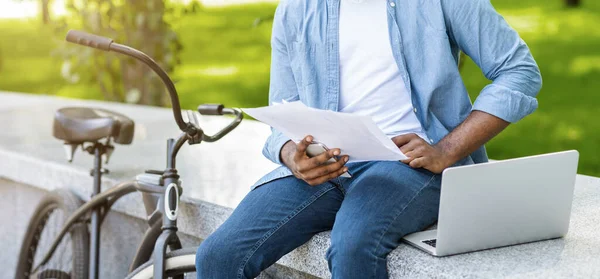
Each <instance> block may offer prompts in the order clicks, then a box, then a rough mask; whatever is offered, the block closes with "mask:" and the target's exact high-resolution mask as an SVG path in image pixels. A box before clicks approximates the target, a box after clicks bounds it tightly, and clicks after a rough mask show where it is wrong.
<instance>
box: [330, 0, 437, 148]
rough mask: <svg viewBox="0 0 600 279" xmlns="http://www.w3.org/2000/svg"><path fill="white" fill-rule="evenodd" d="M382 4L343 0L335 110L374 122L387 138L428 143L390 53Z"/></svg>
mask: <svg viewBox="0 0 600 279" xmlns="http://www.w3.org/2000/svg"><path fill="white" fill-rule="evenodd" d="M387 3H388V1H385V0H342V1H341V6H340V25H339V26H340V34H339V40H340V106H339V107H340V111H341V112H346V113H354V114H359V115H368V116H371V117H372V118H373V120H374V121H375V123H376V124H377V126H378V127H379V128H380V129H381V130H382V131H383V132H384V133H385V134H386V135H387V136H388V137H394V136H397V135H401V134H408V133H415V134H417V135H419V136H420V137H421V138H423V139H425V140H427V136H426V135H425V133H424V132H423V128H422V127H421V123H420V122H419V120H418V119H417V117H416V115H415V113H414V111H413V106H412V102H411V99H410V94H409V93H408V91H407V89H406V86H405V83H404V81H403V80H402V77H401V76H400V70H399V69H398V65H397V64H396V61H395V59H394V56H393V54H392V47H391V43H390V37H389V31H388V21H387V18H388V15H387V7H386V5H387Z"/></svg>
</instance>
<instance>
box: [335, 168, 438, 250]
mask: <svg viewBox="0 0 600 279" xmlns="http://www.w3.org/2000/svg"><path fill="white" fill-rule="evenodd" d="M350 170H351V171H352V174H353V175H354V179H352V180H351V181H348V182H347V183H348V184H346V183H344V189H346V193H345V198H344V202H343V203H342V206H341V207H340V210H339V211H338V213H337V216H336V222H335V225H334V228H333V233H332V238H335V237H341V238H345V239H348V240H351V239H352V238H353V237H357V238H361V239H360V240H357V241H354V242H355V243H361V244H364V245H367V246H370V248H372V249H373V250H372V251H371V252H372V253H374V254H376V255H377V256H379V257H381V256H383V255H387V253H389V251H391V250H392V249H394V248H395V247H397V246H398V244H399V243H400V239H401V238H402V236H404V235H406V234H409V233H412V232H415V231H419V230H422V229H424V228H426V227H427V226H429V225H431V224H433V223H434V222H435V221H436V220H437V215H438V210H439V195H440V184H441V176H440V175H436V174H434V173H431V172H429V171H427V170H425V169H413V168H411V167H409V166H408V165H406V164H404V163H402V162H394V161H391V162H389V161H383V162H382V161H376V162H368V163H362V164H357V166H356V167H354V168H353V167H350ZM332 241H335V239H332Z"/></svg>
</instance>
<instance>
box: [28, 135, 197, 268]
mask: <svg viewBox="0 0 600 279" xmlns="http://www.w3.org/2000/svg"><path fill="white" fill-rule="evenodd" d="M187 140H188V136H187V134H185V133H183V134H182V135H180V137H179V138H178V139H177V140H173V139H169V140H168V141H167V144H168V148H167V158H168V159H167V168H166V169H165V171H164V172H163V174H162V176H161V179H162V180H163V181H164V183H162V185H160V184H149V183H145V182H143V181H139V180H133V181H126V182H122V183H120V184H117V185H116V186H114V187H112V188H110V189H109V190H107V191H105V192H100V191H99V189H100V183H101V175H102V170H101V164H100V163H99V162H100V159H101V156H102V152H101V151H99V150H101V147H100V146H98V147H94V149H95V150H94V151H95V152H94V153H95V154H94V156H95V159H96V160H95V161H96V164H95V165H94V169H93V170H92V174H93V175H94V192H96V190H98V193H97V194H96V195H94V196H93V197H92V198H91V199H90V201H88V202H86V203H85V204H84V205H83V206H81V207H80V208H79V209H77V211H75V212H74V213H73V214H72V215H71V216H69V218H68V219H67V221H66V222H65V224H64V225H63V227H62V228H61V230H60V231H59V233H58V235H57V236H56V237H55V239H54V241H53V242H52V244H51V245H50V249H49V250H48V252H46V255H45V256H44V257H43V258H42V261H41V262H40V263H39V265H38V266H37V267H36V268H35V269H34V271H33V273H35V272H37V269H38V268H39V267H41V266H42V265H44V264H45V263H47V262H48V260H50V258H51V257H52V255H53V254H54V252H55V251H56V248H57V247H58V245H59V244H60V241H61V240H62V238H63V237H64V236H65V235H66V234H67V233H68V232H69V231H70V229H71V227H72V226H73V225H75V224H78V223H80V222H87V221H88V219H89V220H90V222H91V226H90V236H91V237H90V267H89V270H90V277H89V278H98V271H99V262H98V259H99V255H100V249H99V247H100V241H99V239H100V226H101V224H102V222H103V221H104V218H105V217H106V214H107V213H108V212H109V210H110V209H111V207H112V205H113V204H114V203H115V202H116V201H117V200H119V199H120V198H122V197H123V196H125V195H127V194H130V193H132V192H136V191H138V192H141V193H142V194H143V195H142V198H143V201H144V204H145V206H146V210H147V213H148V225H149V228H148V230H146V233H145V234H144V236H143V238H142V241H141V242H140V244H139V246H138V249H137V252H136V253H135V256H134V259H133V261H132V263H131V265H130V268H129V272H131V271H133V269H134V268H135V267H137V266H139V265H141V264H143V263H145V262H146V261H148V260H149V259H150V256H151V254H152V251H153V250H154V251H157V253H154V255H155V256H154V266H155V274H154V278H163V276H164V271H165V270H164V262H165V254H166V251H167V247H169V248H170V249H171V250H175V249H181V243H180V241H179V237H178V236H177V234H176V232H177V214H178V211H179V207H178V206H177V205H178V204H179V198H180V195H179V193H181V191H180V187H181V185H180V181H179V175H178V174H177V169H176V168H175V165H176V164H175V162H176V161H175V159H176V156H177V153H178V151H179V149H180V148H181V146H182V145H183V144H184V143H185V142H186V141H187ZM97 145H98V144H97ZM164 185H167V186H166V187H165V186H164ZM169 185H175V186H176V188H173V187H168V186H169ZM173 189H175V190H173ZM147 194H149V195H147ZM169 199H172V200H173V199H174V200H176V202H175V203H174V204H175V207H172V206H171V204H173V203H171V204H170V203H169V202H168V200H169ZM157 200H158V202H156V201H157ZM165 201H167V202H165ZM88 216H89V218H88ZM168 216H171V217H173V216H174V218H168ZM160 219H162V222H161V221H160Z"/></svg>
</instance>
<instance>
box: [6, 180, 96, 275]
mask: <svg viewBox="0 0 600 279" xmlns="http://www.w3.org/2000/svg"><path fill="white" fill-rule="evenodd" d="M81 204H82V202H81V200H80V199H79V198H78V197H77V196H75V195H74V194H73V193H71V192H70V191H68V190H64V189H59V190H55V191H52V192H50V194H48V195H47V196H46V197H45V198H44V199H42V201H41V202H40V204H39V205H38V206H37V208H36V209H35V211H34V213H33V216H32V217H31V220H30V222H29V226H28V227H27V230H26V232H25V237H24V238H23V243H22V245H21V252H20V254H19V260H18V262H17V271H16V274H15V278H17V279H23V278H71V279H79V278H87V276H88V254H89V233H88V228H87V224H85V223H79V224H75V225H73V226H72V227H71V230H70V231H69V233H67V234H66V235H65V236H64V237H63V238H62V239H61V242H60V243H59V245H58V247H57V248H56V250H55V251H54V253H53V254H52V257H51V258H50V260H49V261H48V262H46V264H44V265H42V266H40V267H39V268H37V267H38V265H39V264H40V262H41V261H42V258H43V257H44V256H45V255H46V252H47V251H48V250H49V248H50V245H51V243H52V242H53V241H54V238H55V237H56V236H57V235H58V233H59V231H60V230H61V229H62V226H63V224H64V222H65V221H66V219H67V218H69V216H70V215H71V214H72V213H73V212H75V210H77V208H79V207H80V206H81Z"/></svg>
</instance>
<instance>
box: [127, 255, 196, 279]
mask: <svg viewBox="0 0 600 279" xmlns="http://www.w3.org/2000/svg"><path fill="white" fill-rule="evenodd" d="M165 267H166V270H165V273H166V277H167V278H169V277H173V276H180V275H183V274H186V273H191V272H196V248H184V249H179V250H175V251H171V252H169V253H167V255H166V256H165ZM153 276H154V261H153V260H149V261H147V262H146V263H144V264H142V265H140V266H139V267H138V268H136V269H135V270H134V271H133V272H131V273H130V274H129V275H128V276H127V277H126V279H149V278H152V277H153Z"/></svg>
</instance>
